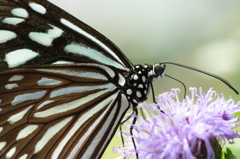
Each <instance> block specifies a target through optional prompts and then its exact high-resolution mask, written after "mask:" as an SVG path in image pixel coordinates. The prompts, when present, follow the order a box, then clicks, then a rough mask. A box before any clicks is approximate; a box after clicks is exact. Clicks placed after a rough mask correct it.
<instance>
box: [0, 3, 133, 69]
mask: <svg viewBox="0 0 240 159" xmlns="http://www.w3.org/2000/svg"><path fill="white" fill-rule="evenodd" d="M0 35H1V36H0V50H1V52H0V69H1V70H4V69H7V68H15V67H22V66H29V65H43V64H56V63H58V64H59V63H100V64H105V65H111V66H113V67H116V68H118V69H122V70H126V69H131V68H132V64H131V62H130V61H129V60H128V59H127V58H126V57H125V55H124V54H123V53H122V52H121V51H120V50H119V49H118V48H117V47H116V46H115V45H114V44H113V43H112V42H111V41H109V40H108V39H107V38H106V37H104V36H103V35H101V34H100V33H98V32H97V31H96V30H94V29H93V28H91V27H89V26H88V25H86V24H84V23H83V22H81V21H79V20H77V19H76V18H74V17H73V16H71V15H70V14H68V13H66V12H65V11H64V10H62V9H60V8H58V7H57V6H55V5H53V4H51V3H50V2H48V1H46V0H18V1H15V0H1V1H0Z"/></svg>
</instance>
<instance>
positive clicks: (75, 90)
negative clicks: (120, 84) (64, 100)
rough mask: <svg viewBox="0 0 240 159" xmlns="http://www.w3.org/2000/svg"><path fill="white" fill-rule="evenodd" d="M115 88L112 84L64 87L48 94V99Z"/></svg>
mask: <svg viewBox="0 0 240 159" xmlns="http://www.w3.org/2000/svg"><path fill="white" fill-rule="evenodd" d="M114 88H116V86H115V85H114V84H112V83H109V84H105V85H98V86H94V87H93V86H75V87H66V88H61V89H58V90H55V91H53V92H52V93H51V94H50V98H54V97H58V96H62V95H66V94H68V95H69V94H73V93H81V92H86V91H92V90H97V89H114Z"/></svg>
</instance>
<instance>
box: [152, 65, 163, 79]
mask: <svg viewBox="0 0 240 159" xmlns="http://www.w3.org/2000/svg"><path fill="white" fill-rule="evenodd" d="M153 70H154V75H155V76H157V77H158V76H160V77H162V76H163V72H164V68H163V67H162V66H161V65H159V64H156V65H154V69H153Z"/></svg>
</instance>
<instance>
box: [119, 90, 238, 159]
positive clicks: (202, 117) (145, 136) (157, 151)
mask: <svg viewBox="0 0 240 159" xmlns="http://www.w3.org/2000/svg"><path fill="white" fill-rule="evenodd" d="M189 90H190V91H191V96H186V98H185V99H183V100H182V101H180V100H179V97H178V94H179V92H180V91H179V89H172V90H171V92H166V93H163V94H160V95H159V96H158V97H157V98H156V99H157V101H158V102H157V104H146V103H142V104H140V105H139V107H140V108H142V109H143V111H144V112H145V114H146V116H147V118H146V119H143V118H142V117H138V119H137V123H136V124H135V125H133V126H134V131H133V136H131V135H130V134H129V133H125V132H123V135H124V137H126V138H127V140H126V142H125V146H124V147H118V148H116V147H115V148H114V151H115V152H121V153H122V155H121V156H120V157H119V158H123V157H126V158H127V159H128V158H129V157H131V156H134V155H135V154H136V152H135V149H134V147H133V144H132V137H133V138H134V140H135V143H136V147H137V153H138V155H139V159H166V158H171V159H195V158H207V159H212V158H214V157H215V149H216V146H213V145H216V143H218V144H217V145H219V143H220V141H221V139H223V141H224V142H223V143H225V141H226V140H227V141H228V142H229V143H234V142H233V139H234V138H239V137H240V135H239V134H238V132H237V131H234V130H233V129H234V128H236V127H237V125H238V124H237V122H238V117H237V116H235V115H234V113H236V112H239V111H240V102H238V103H235V102H234V100H233V99H232V98H230V99H228V100H226V99H225V97H224V96H223V94H221V95H219V94H217V93H216V92H215V91H213V90H212V89H209V91H208V92H207V93H206V94H205V93H204V92H203V91H202V89H201V88H200V89H199V93H197V89H196V88H190V89H189ZM163 112H164V113H163ZM125 125H127V126H128V128H129V127H130V126H131V123H130V124H129V123H128V124H125ZM128 130H129V129H128ZM203 152H204V154H203ZM220 152H221V151H220Z"/></svg>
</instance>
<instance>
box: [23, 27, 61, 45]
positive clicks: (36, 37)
mask: <svg viewBox="0 0 240 159" xmlns="http://www.w3.org/2000/svg"><path fill="white" fill-rule="evenodd" d="M48 25H49V26H51V27H52V29H49V30H48V32H47V33H39V32H30V33H29V35H28V36H29V38H30V39H32V40H33V41H35V42H37V43H39V44H41V45H44V46H51V45H52V42H53V40H54V39H56V38H58V37H60V36H61V35H62V34H63V30H62V29H59V28H58V27H56V26H53V25H51V24H48Z"/></svg>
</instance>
